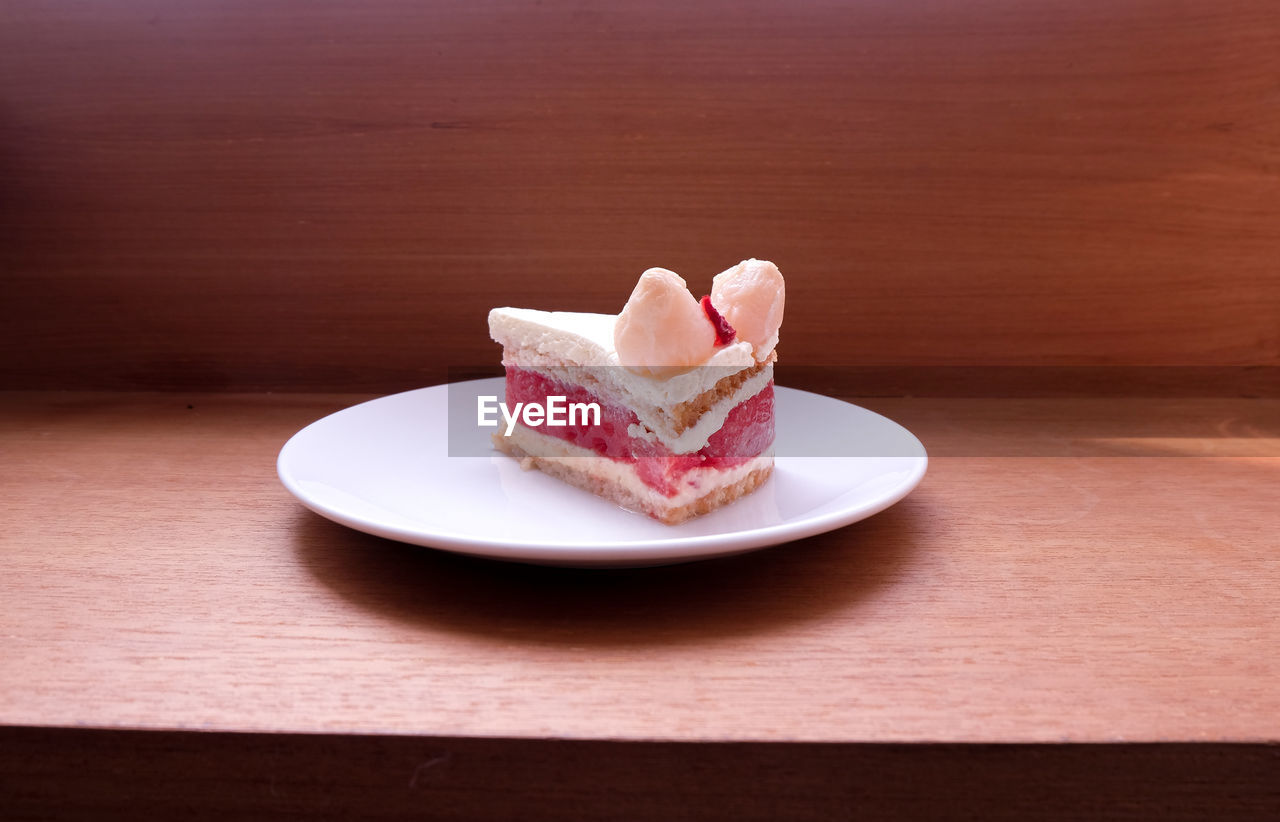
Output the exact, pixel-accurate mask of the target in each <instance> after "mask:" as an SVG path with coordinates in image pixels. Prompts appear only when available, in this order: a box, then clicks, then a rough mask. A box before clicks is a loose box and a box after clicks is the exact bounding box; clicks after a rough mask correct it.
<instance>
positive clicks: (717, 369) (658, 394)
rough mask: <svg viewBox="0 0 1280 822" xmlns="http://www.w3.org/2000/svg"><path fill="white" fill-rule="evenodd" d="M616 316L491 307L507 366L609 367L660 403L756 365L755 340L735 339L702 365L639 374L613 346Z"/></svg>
mask: <svg viewBox="0 0 1280 822" xmlns="http://www.w3.org/2000/svg"><path fill="white" fill-rule="evenodd" d="M617 319H618V317H617V315H616V314H586V313H578V312H573V311H537V310H535V309H531V308H495V309H493V310H492V311H490V312H489V335H490V336H491V337H493V339H494V340H495V341H497V342H499V343H501V344H502V345H503V347H504V348H506V349H507V351H508V356H509V357H513V358H514V359H510V361H508V360H507V359H504V361H503V363H504V364H505V365H527V366H555V365H568V366H586V367H593V368H594V367H601V366H611V367H612V368H611V369H610V371H609V376H610V377H611V378H612V381H614V382H617V383H619V384H620V385H621V387H622V388H623V390H625V391H627V392H629V393H631V394H632V395H634V396H636V397H637V398H640V399H643V400H645V401H647V402H651V403H652V404H654V405H658V406H672V405H677V404H679V403H682V402H687V401H689V400H691V399H693V398H694V397H697V396H698V395H699V394H702V393H703V392H704V391H707V390H709V389H710V388H712V387H714V386H715V384H716V383H717V382H719V381H720V380H721V379H723V378H725V377H726V376H729V375H730V374H733V373H736V372H738V371H741V370H743V369H744V368H750V367H752V366H754V365H756V359H755V356H754V355H753V352H752V347H751V344H750V343H747V342H735V343H731V344H729V345H726V346H724V347H722V348H718V349H716V352H715V353H714V354H713V355H712V356H711V358H710V359H709V360H707V361H706V362H705V363H703V365H701V366H698V367H695V368H692V369H690V370H688V371H684V372H681V373H678V374H675V375H673V376H667V377H652V376H645V375H641V374H637V373H635V372H634V371H631V370H630V369H627V368H625V367H623V366H622V364H621V363H620V362H619V361H618V354H617V352H616V351H615V350H614V347H613V328H614V324H615V323H616V322H617ZM707 366H712V367H707Z"/></svg>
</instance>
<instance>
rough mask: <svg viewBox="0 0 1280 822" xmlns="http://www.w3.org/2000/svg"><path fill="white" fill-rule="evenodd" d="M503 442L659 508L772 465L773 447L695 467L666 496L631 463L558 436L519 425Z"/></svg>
mask: <svg viewBox="0 0 1280 822" xmlns="http://www.w3.org/2000/svg"><path fill="white" fill-rule="evenodd" d="M504 441H505V445H506V446H515V447H516V448H518V449H519V450H521V451H523V452H525V453H527V454H529V455H531V456H534V457H538V458H541V459H544V460H552V461H556V462H561V461H563V462H566V463H568V464H570V465H571V466H572V467H573V469H574V470H575V471H579V472H584V473H587V474H589V475H591V476H592V477H594V478H596V479H598V480H601V481H602V482H606V483H609V484H610V485H614V486H618V487H620V488H622V489H624V490H625V491H626V492H627V493H628V494H629V495H631V496H633V497H635V498H637V499H638V500H640V501H642V502H643V503H644V504H645V505H648V506H652V507H653V508H654V509H657V510H662V509H669V508H680V507H682V506H685V505H688V504H689V503H691V502H694V501H696V500H699V499H701V498H702V497H705V496H707V495H709V494H714V493H715V492H716V491H718V490H719V489H721V488H725V487H727V486H730V485H733V484H735V483H737V482H740V481H742V480H743V479H745V478H746V477H747V476H748V475H749V474H751V473H752V472H753V471H757V470H760V469H762V468H768V467H770V466H772V465H773V446H772V445H771V446H769V450H767V451H765V452H764V453H763V454H761V455H760V456H758V457H753V458H752V459H749V460H746V461H745V462H743V463H741V464H740V465H734V466H731V467H729V468H694V469H692V470H690V471H688V472H687V473H685V475H684V476H682V477H681V478H680V480H679V484H678V487H677V490H676V493H675V494H674V495H673V496H667V495H666V494H663V493H660V492H659V491H657V490H655V489H653V488H651V487H649V486H648V485H646V484H645V482H644V480H642V479H640V475H639V474H637V473H636V470H635V467H634V466H632V465H631V463H628V462H623V461H622V460H614V459H610V458H608V457H602V456H600V455H599V454H596V453H594V452H592V451H589V450H587V449H586V448H582V447H580V446H577V445H574V444H573V443H571V442H566V441H565V440H562V439H560V438H559V437H552V436H549V435H547V434H541V433H538V432H537V431H534V430H533V429H531V428H526V427H524V425H517V426H516V427H515V430H514V431H513V432H512V433H511V436H510V437H502V435H501V434H495V435H494V443H495V444H496V445H497V446H498V448H499V450H504V451H505V450H507V448H506V447H504ZM521 465H523V466H524V467H525V468H531V467H532V466H533V461H532V460H530V459H527V458H525V459H522V460H521Z"/></svg>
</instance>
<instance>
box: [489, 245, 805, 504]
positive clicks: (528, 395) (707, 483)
mask: <svg viewBox="0 0 1280 822" xmlns="http://www.w3.org/2000/svg"><path fill="white" fill-rule="evenodd" d="M783 302H784V285H783V280H782V275H781V273H779V271H778V269H777V267H776V266H774V265H773V263H770V262H765V261H761V260H746V261H744V262H742V263H739V264H738V265H736V266H734V267H733V268H731V269H729V270H727V271H724V272H722V273H720V274H718V275H717V276H716V277H715V279H714V281H713V284H712V288H711V294H710V295H708V296H706V297H703V298H702V300H701V301H699V300H696V299H694V297H693V295H692V294H691V293H690V292H689V290H688V288H687V287H686V286H685V282H684V280H682V279H681V278H680V277H679V276H677V275H676V274H674V273H673V272H671V271H667V270H665V269H661V268H653V269H649V270H648V271H646V272H645V273H644V274H643V275H641V277H640V282H639V283H637V285H636V287H635V290H634V291H633V292H632V294H631V298H630V299H629V300H628V301H627V304H626V306H625V307H624V308H623V309H622V312H621V313H620V314H617V315H613V314H582V313H571V312H562V311H552V312H548V311H535V310H531V309H522V308H495V309H493V310H492V311H490V312H489V333H490V335H491V336H492V337H493V339H494V340H495V341H497V342H498V343H501V344H502V348H503V351H502V363H503V365H504V366H505V367H506V374H507V377H506V399H505V406H506V410H504V411H503V414H504V419H506V420H507V422H506V423H504V424H503V425H502V426H500V427H499V431H498V432H497V433H495V434H494V437H493V439H494V443H495V445H496V446H497V447H498V449H499V450H501V451H504V452H506V453H507V454H510V455H511V456H513V457H516V458H518V459H519V460H520V461H521V464H522V465H523V466H524V467H525V468H537V469H539V470H541V471H543V472H544V473H547V474H550V475H552V476H554V477H558V478H559V479H562V480H564V481H565V482H568V483H570V484H572V485H575V486H578V487H579V488H583V489H586V490H588V491H590V492H592V493H595V494H597V495H599V496H601V497H604V498H605V499H608V500H612V501H613V502H615V503H617V504H618V505H621V506H622V507H624V508H628V509H631V510H633V511H639V512H642V513H645V514H648V515H649V516H651V517H654V518H655V519H658V520H661V521H662V522H665V523H668V524H675V523H679V522H683V521H684V520H686V519H689V518H690V517H694V516H697V515H699V514H705V513H707V512H708V511H711V510H713V509H715V508H718V507H720V506H722V505H726V504H728V503H730V502H733V501H734V500H736V499H738V498H740V497H742V496H743V495H745V494H748V493H750V492H751V491H754V490H755V489H756V488H758V487H759V486H760V485H761V484H762V483H764V481H765V480H766V479H768V477H769V475H770V473H771V472H772V470H773V434H774V424H773V363H774V362H775V361H776V359H777V353H776V347H777V343H778V328H779V326H781V324H782V310H783Z"/></svg>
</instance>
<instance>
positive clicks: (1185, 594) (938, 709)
mask: <svg viewBox="0 0 1280 822" xmlns="http://www.w3.org/2000/svg"><path fill="white" fill-rule="evenodd" d="M355 399H357V398H356V397H351V396H310V395H284V396H274V397H271V396H250V395H243V396H237V395H198V396H197V395H192V396H182V395H170V394H154V395H114V394H95V393H86V394H66V393H54V394H38V393H37V394H16V395H9V396H8V397H7V398H5V399H4V401H3V403H0V453H2V454H3V462H4V464H5V466H6V471H5V472H4V473H3V475H2V476H0V516H2V517H3V521H4V522H5V528H4V529H3V531H0V546H2V549H0V550H2V556H3V562H4V566H5V574H4V576H3V579H2V580H0V591H2V595H0V658H2V659H3V660H4V665H3V666H0V724H7V725H31V726H81V725H88V726H94V727H104V726H105V727H117V728H130V727H142V728H158V729H165V728H169V729H175V728H176V729H192V730H216V731H264V732H290V733H324V732H331V733H395V734H413V735H424V736H432V737H442V736H461V737H487V736H500V737H507V738H513V737H515V738H561V739H574V738H579V739H618V740H646V739H661V740H670V741H691V742H708V741H735V740H737V741H753V742H788V743H789V742H796V741H810V742H837V743H852V742H875V743H889V742H894V743H896V742H922V741H927V742H965V743H974V742H1025V743H1047V742H1060V741H1077V742H1093V743H1106V742H1119V741H1138V742H1155V741H1184V742H1199V741H1216V742H1239V741H1253V742H1276V741H1277V740H1280V691H1278V690H1277V689H1276V687H1275V682H1276V681H1277V677H1280V654H1278V653H1277V649H1278V647H1280V646H1277V644H1276V642H1275V626H1276V625H1277V624H1280V594H1277V592H1278V591H1280V584H1278V583H1280V576H1278V574H1280V566H1277V564H1276V548H1277V544H1276V527H1275V525H1276V521H1275V516H1276V515H1275V493H1274V491H1275V487H1276V478H1277V471H1280V428H1278V427H1277V421H1280V413H1276V411H1277V401H1274V400H1271V401H1267V400H1254V401H1244V400H1234V401H1200V400H1179V401H1176V402H1175V403H1173V404H1172V405H1170V406H1168V411H1167V413H1164V414H1158V415H1157V414H1153V413H1152V411H1153V407H1151V406H1147V407H1145V408H1142V409H1139V410H1138V411H1136V412H1135V411H1127V410H1126V409H1125V408H1123V407H1122V405H1123V403H1124V401H1122V400H1098V401H1080V402H1069V403H1063V402H1056V401H1055V402H1053V403H1048V402H1041V403H1040V404H1038V405H1037V404H1036V402H1030V401H1028V402H1026V403H1018V402H1010V403H1001V402H996V401H963V400H921V401H916V402H909V401H906V400H893V401H883V402H881V403H880V404H878V405H873V407H877V408H880V409H881V410H883V411H886V412H888V413H891V414H894V415H895V416H897V417H898V418H900V419H902V420H903V421H904V422H906V423H907V424H909V425H910V426H911V427H912V429H913V430H915V431H916V432H917V433H918V434H919V435H920V437H921V438H922V440H923V441H924V442H925V443H926V445H928V447H930V448H931V449H932V450H933V452H934V454H935V459H934V460H933V463H932V465H931V467H930V471H929V474H928V476H927V477H926V478H925V481H924V483H923V484H922V485H921V487H920V488H918V489H917V490H916V491H915V492H914V493H913V494H912V495H911V496H909V497H908V498H907V499H906V500H905V501H903V502H902V503H900V504H899V505H897V506H895V507H893V508H891V509H890V510H888V511H886V512H884V513H882V514H879V515H877V516H875V517H873V518H871V519H869V520H866V521H864V522H862V523H859V524H856V525H854V526H852V527H849V528H845V529H842V530H839V531H836V532H833V533H830V534H826V535H823V536H820V537H815V538H812V539H808V540H804V541H801V542H797V543H793V544H790V545H786V546H782V547H779V548H777V549H774V550H769V551H764V552H760V553H757V554H752V555H747V556H743V557H739V558H736V559H729V560H723V561H716V562H704V563H696V564H692V565H687V566H677V567H670V568H656V569H651V570H647V571H640V572H609V571H594V572H586V571H567V570H555V569H546V568H537V567H524V566H519V565H506V564H498V563H492V562H487V561H479V560H471V559H465V558H461V557H454V556H450V555H447V554H443V553H438V552H433V551H428V550H423V549H419V548H413V547H409V546H405V545H400V544H397V543H393V542H388V541H384V540H381V539H377V538H374V537H370V536H366V535H363V534H359V533H356V532H354V531H350V530H347V529H345V528H342V527H340V526H338V525H335V524H333V523H330V522H328V521H327V520H324V519H321V518H320V517H318V516H315V515H314V514H311V513H310V512H308V511H306V510H304V509H303V508H302V507H301V506H300V505H299V504H298V503H297V502H296V501H294V500H293V499H292V498H291V497H290V496H289V495H288V494H287V493H286V492H285V491H284V489H283V488H282V487H281V486H280V483H279V481H278V480H277V478H276V476H275V472H274V460H275V456H276V453H277V450H278V449H279V447H280V446H281V445H282V444H283V442H284V441H285V440H286V439H287V438H288V436H290V435H291V434H292V433H293V432H294V431H295V430H297V429H298V428H300V427H302V425H304V424H306V423H307V422H309V421H311V420H312V419H315V418H317V417H319V416H321V415H323V414H324V413H327V412H329V411H332V410H335V409H337V408H338V407H341V406H344V405H346V404H349V403H350V402H352V401H354V400H355ZM1055 406H1056V408H1057V414H1056V416H1055V415H1054V414H1053V413H1051V409H1052V408H1054V407H1055ZM1153 416H1158V417H1160V418H1162V419H1165V420H1169V421H1171V422H1169V423H1168V424H1167V425H1165V426H1164V427H1160V426H1154V427H1149V428H1147V429H1145V432H1144V429H1142V428H1141V427H1140V424H1141V420H1142V419H1144V418H1147V419H1149V418H1151V417H1153ZM1090 420H1093V421H1094V422H1093V424H1091V423H1090ZM1126 421H1127V422H1126ZM1054 434H1056V435H1057V436H1059V437H1061V438H1062V439H1063V440H1064V441H1066V442H1069V443H1075V445H1074V446H1072V448H1071V449H1068V451H1067V453H1062V452H1052V453H1048V454H1046V453H1045V452H1044V451H1043V450H1040V449H1042V447H1043V443H1044V442H1045V441H1046V438H1047V437H1049V436H1052V435H1054ZM1010 442H1013V443H1017V442H1022V443H1023V444H1024V446H1025V450H1022V451H1020V450H1018V449H1017V448H1016V447H1014V446H1011V445H1010ZM1001 443H1003V447H1004V449H1005V450H1000V448H999V447H998V446H999V445H1000V444H1001ZM1073 449H1074V450H1073Z"/></svg>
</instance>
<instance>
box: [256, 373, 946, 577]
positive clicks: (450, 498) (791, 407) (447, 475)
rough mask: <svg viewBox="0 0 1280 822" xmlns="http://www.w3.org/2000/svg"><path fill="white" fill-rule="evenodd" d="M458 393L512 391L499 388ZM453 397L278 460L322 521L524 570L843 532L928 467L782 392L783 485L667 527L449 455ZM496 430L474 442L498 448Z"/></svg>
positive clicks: (875, 424) (891, 430) (490, 383)
mask: <svg viewBox="0 0 1280 822" xmlns="http://www.w3.org/2000/svg"><path fill="white" fill-rule="evenodd" d="M454 385H455V387H457V386H462V387H465V388H466V390H467V391H468V392H470V393H472V394H474V393H476V392H479V393H491V394H497V395H499V396H501V395H502V393H503V391H502V385H503V381H502V379H501V378H496V379H492V380H480V381H473V382H470V383H455V384H454ZM449 389H450V386H448V385H437V386H432V387H430V388H422V389H418V390H416V391H408V392H405V393H403V394H394V395H391V396H387V397H382V398H380V399H376V400H371V401H369V402H366V403H362V404H360V405H355V406H352V407H350V408H347V409H344V410H342V411H339V412H337V413H335V414H331V415H329V416H327V417H325V418H323V419H321V420H319V421H317V422H314V423H312V424H311V425H309V426H307V427H306V428H304V429H302V430H301V431H299V432H298V433H297V434H295V435H294V436H293V437H292V438H291V439H290V440H289V442H288V443H286V444H285V446H284V448H283V449H282V450H281V451H280V457H279V460H278V461H277V469H278V471H279V473H280V479H281V481H282V482H283V483H284V485H285V487H286V488H288V489H289V491H290V493H292V494H293V495H294V496H295V497H297V498H298V499H299V500H300V501H301V502H302V504H303V505H305V506H307V507H308V508H310V509H311V510H312V511H315V512H316V513H318V514H321V515H322V516H325V517H328V518H329V519H331V520H334V521H336V522H340V523H342V524H343V525H346V526H349V527H351V528H354V529H356V530H359V531H364V532H367V533H370V534H376V535H378V536H381V537H387V538H390V539H394V540H400V541H402V542H408V543H412V544H415V545H425V546H430V547H432V548H441V549H444V550H447V551H455V552H458V553H463V554H474V555H478V556H484V557H491V558H495V559H503V560H512V561H517V562H530V563H539V564H548V565H568V566H581V567H590V566H642V565H659V564H666V563H675V562H686V561H690V560H695V559H706V558H710V557H717V556H725V555H728V554H736V553H742V552H745V551H752V550H755V549H758V548H764V547H767V546H770V545H777V544H779V543H784V542H789V541H791V540H796V539H800V538H802V537H808V536H812V535H814V534H820V533H823V532H826V531H831V530H834V529H836V528H840V527H842V526H845V525H848V524H850V523H852V522H856V521H858V520H860V519H863V518H865V517H869V516H871V515H872V514H875V513H877V512H879V511H882V510H884V509H885V508H887V507H889V506H890V505H892V504H894V503H895V502H897V501H898V500H900V499H902V498H903V497H905V496H906V495H907V494H908V493H910V491H911V490H912V489H913V488H915V487H916V485H917V484H918V483H919V482H920V479H921V478H922V477H923V476H924V472H925V467H926V465H927V464H928V458H927V457H926V455H925V450H924V447H923V446H922V445H921V444H920V441H919V440H917V439H916V438H915V437H914V436H913V435H912V434H911V433H910V432H909V431H907V430H906V429H905V428H903V427H902V426H900V425H898V424H897V423H895V422H893V421H892V420H889V419H886V418H885V417H882V416H880V415H879V414H875V413H873V412H871V411H868V410H866V409H865V408H860V407H858V406H856V405H851V404H849V403H847V402H842V401H840V400H835V399H832V398H830V397H824V396H821V395H819V394H812V393H809V392H807V391H797V390H794V389H788V388H781V387H779V388H777V389H776V394H775V408H776V412H775V413H776V424H777V440H776V443H775V446H776V451H777V453H778V456H777V459H776V463H775V467H774V473H773V476H772V477H771V478H770V479H769V481H768V482H766V483H765V484H764V485H763V486H761V488H760V489H758V490H757V491H756V492H755V493H753V494H750V495H748V496H746V497H744V498H743V499H741V500H738V501H737V502H735V503H733V504H732V505H729V506H726V507H725V508H721V509H719V510H717V511H713V512H712V513H710V514H707V515H705V516H702V517H697V518H695V519H693V520H690V521H689V522H686V523H683V524H681V525H676V526H668V525H663V524H662V523H659V522H656V521H654V520H651V519H649V518H648V517H645V516H643V515H640V514H635V513H632V512H630V511H624V510H622V509H621V508H618V507H617V506H615V505H613V504H611V503H609V502H606V501H605V500H602V499H599V498H598V497H595V496H593V495H591V494H589V493H587V492H585V491H580V490H578V489H577V488H573V487H572V486H569V485H565V484H564V483H561V482H559V481H558V480H555V479H552V478H551V477H548V476H546V475H544V474H542V473H540V472H538V471H522V470H521V469H520V467H519V465H518V464H517V463H516V461H515V460H513V459H511V458H510V457H507V456H504V455H502V454H499V453H497V452H492V453H487V454H486V455H485V456H450V453H451V446H453V447H452V453H454V454H457V453H459V452H466V449H465V448H459V447H458V444H457V440H456V439H454V440H452V441H451V440H450V436H453V437H455V438H456V437H457V436H460V434H459V433H458V432H457V426H455V430H454V432H453V434H452V435H450V436H447V435H446V429H447V425H448V419H449V414H448V404H449V403H448V397H449ZM491 430H492V429H489V430H486V431H484V432H483V433H482V432H481V431H480V429H475V431H474V432H472V433H474V434H475V436H478V437H482V438H484V439H485V441H486V442H487V438H488V436H489V432H490V431H491ZM467 436H470V434H467ZM472 445H473V446H474V443H473V444H472ZM472 453H480V452H479V451H472ZM832 453H835V454H837V455H835V456H819V455H821V454H832Z"/></svg>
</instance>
